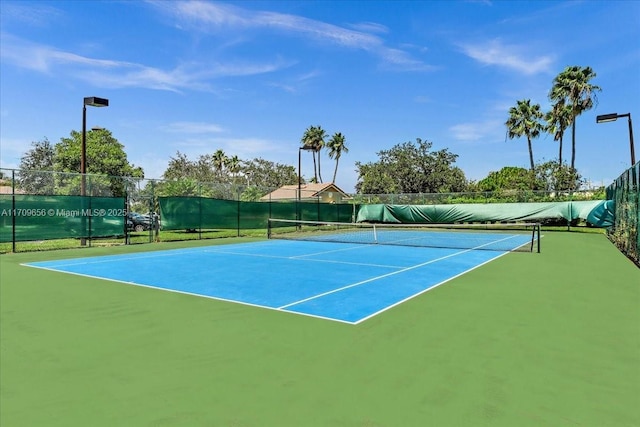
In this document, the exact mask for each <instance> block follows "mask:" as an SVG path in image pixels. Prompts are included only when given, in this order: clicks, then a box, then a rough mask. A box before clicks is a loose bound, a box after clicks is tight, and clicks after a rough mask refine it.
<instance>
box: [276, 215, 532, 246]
mask: <svg viewBox="0 0 640 427" xmlns="http://www.w3.org/2000/svg"><path fill="white" fill-rule="evenodd" d="M267 236H268V238H269V239H284V240H309V241H317V242H339V243H359V244H379V245H397V246H419V247H434V248H450V249H474V250H494V251H508V252H512V251H519V252H540V224H538V223H509V224H379V223H344V222H323V221H298V220H288V219H276V218H270V219H269V221H268V228H267Z"/></svg>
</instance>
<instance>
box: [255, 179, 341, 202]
mask: <svg viewBox="0 0 640 427" xmlns="http://www.w3.org/2000/svg"><path fill="white" fill-rule="evenodd" d="M322 193H339V194H340V195H341V196H342V198H349V195H348V194H347V193H345V192H344V191H342V190H341V189H340V188H339V187H338V186H337V185H335V184H334V183H333V182H324V183H318V184H302V185H300V198H301V199H308V198H314V197H318V196H320V195H321V194H322ZM297 198H298V185H297V184H293V185H284V186H282V187H280V188H278V189H277V190H274V191H272V192H271V193H269V194H267V195H266V196H263V197H261V200H285V199H289V200H291V199H293V200H295V199H297Z"/></svg>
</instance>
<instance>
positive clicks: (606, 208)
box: [356, 200, 613, 227]
mask: <svg viewBox="0 0 640 427" xmlns="http://www.w3.org/2000/svg"><path fill="white" fill-rule="evenodd" d="M563 218H564V219H565V220H567V221H572V220H575V219H583V220H585V221H588V222H589V223H590V224H591V225H593V226H597V227H609V226H611V225H612V224H613V202H612V201H611V200H594V201H581V202H545V203H486V204H480V203H478V204H452V205H382V204H380V205H363V206H361V207H360V209H359V210H358V215H357V218H356V221H357V222H363V221H369V222H386V223H405V224H419V223H438V224H451V223H456V222H488V221H542V220H548V219H563Z"/></svg>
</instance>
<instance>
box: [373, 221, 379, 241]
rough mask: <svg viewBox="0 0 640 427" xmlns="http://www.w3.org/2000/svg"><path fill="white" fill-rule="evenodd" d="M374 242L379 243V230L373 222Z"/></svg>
mask: <svg viewBox="0 0 640 427" xmlns="http://www.w3.org/2000/svg"><path fill="white" fill-rule="evenodd" d="M373 243H376V244H377V243H378V230H377V227H376V224H373Z"/></svg>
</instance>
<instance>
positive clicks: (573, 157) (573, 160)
mask: <svg viewBox="0 0 640 427" xmlns="http://www.w3.org/2000/svg"><path fill="white" fill-rule="evenodd" d="M575 165H576V119H575V117H574V119H573V124H572V126H571V169H575Z"/></svg>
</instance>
